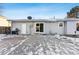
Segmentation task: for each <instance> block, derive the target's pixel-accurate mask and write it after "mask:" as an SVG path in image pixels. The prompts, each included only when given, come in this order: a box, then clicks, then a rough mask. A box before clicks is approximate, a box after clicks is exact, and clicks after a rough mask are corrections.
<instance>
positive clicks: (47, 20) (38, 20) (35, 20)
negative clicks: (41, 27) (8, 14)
mask: <svg viewBox="0 0 79 59" xmlns="http://www.w3.org/2000/svg"><path fill="white" fill-rule="evenodd" d="M8 21H13V22H17V21H19V22H21V21H24V22H65V21H79V19H78V18H65V19H51V20H50V19H31V20H28V19H13V20H12V19H9V20H8Z"/></svg>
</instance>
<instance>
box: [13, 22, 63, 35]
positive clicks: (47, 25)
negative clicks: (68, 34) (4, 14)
mask: <svg viewBox="0 0 79 59" xmlns="http://www.w3.org/2000/svg"><path fill="white" fill-rule="evenodd" d="M37 23H43V25H44V26H43V27H44V28H43V29H44V32H36V24H37ZM60 23H62V24H63V26H62V27H60V26H59V24H60ZM23 24H26V27H25V26H23ZM16 28H18V29H19V30H20V32H19V33H20V34H24V32H22V31H25V30H26V31H25V32H26V33H25V34H37V33H38V34H55V33H57V34H64V22H12V30H15V29H16Z"/></svg>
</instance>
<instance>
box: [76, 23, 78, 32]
mask: <svg viewBox="0 0 79 59" xmlns="http://www.w3.org/2000/svg"><path fill="white" fill-rule="evenodd" d="M76 30H77V31H79V23H77V24H76Z"/></svg>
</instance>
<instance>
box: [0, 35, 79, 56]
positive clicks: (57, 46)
mask: <svg viewBox="0 0 79 59" xmlns="http://www.w3.org/2000/svg"><path fill="white" fill-rule="evenodd" d="M78 54H79V38H74V37H67V36H60V35H39V34H38V35H0V55H78Z"/></svg>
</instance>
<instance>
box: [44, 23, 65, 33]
mask: <svg viewBox="0 0 79 59" xmlns="http://www.w3.org/2000/svg"><path fill="white" fill-rule="evenodd" d="M60 23H62V24H63V26H62V27H59V24H60ZM45 33H46V34H56V33H57V34H64V22H53V23H45Z"/></svg>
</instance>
